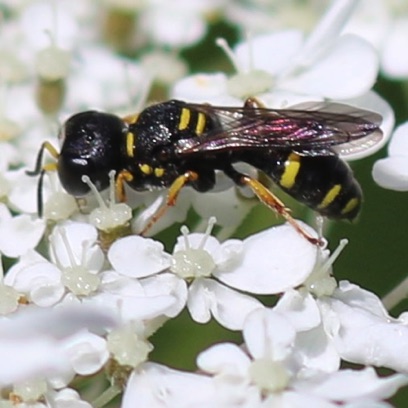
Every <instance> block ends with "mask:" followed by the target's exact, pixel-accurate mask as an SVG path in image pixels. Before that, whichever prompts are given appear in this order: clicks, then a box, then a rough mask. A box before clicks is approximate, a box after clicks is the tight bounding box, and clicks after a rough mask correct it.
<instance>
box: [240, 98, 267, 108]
mask: <svg viewBox="0 0 408 408" xmlns="http://www.w3.org/2000/svg"><path fill="white" fill-rule="evenodd" d="M244 108H250V109H255V108H266V106H265V105H264V104H263V103H262V102H261V101H260V100H259V99H257V98H255V97H254V96H251V97H249V98H247V99H246V100H245V102H244Z"/></svg>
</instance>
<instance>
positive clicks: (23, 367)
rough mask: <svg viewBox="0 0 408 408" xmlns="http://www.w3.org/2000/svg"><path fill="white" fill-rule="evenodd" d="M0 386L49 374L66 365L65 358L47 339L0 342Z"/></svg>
mask: <svg viewBox="0 0 408 408" xmlns="http://www.w3.org/2000/svg"><path fill="white" fill-rule="evenodd" d="M0 359H1V361H2V362H3V363H2V364H1V366H0V384H1V385H3V386H4V385H9V384H11V383H13V382H21V381H24V380H27V379H29V378H30V377H31V378H32V377H33V376H35V375H37V376H42V375H46V374H51V373H52V372H53V370H55V369H58V368H59V366H60V365H64V364H67V363H68V360H67V359H66V356H64V355H63V353H61V352H60V350H59V348H58V346H57V345H56V344H55V343H54V342H53V341H51V340H50V339H49V338H47V337H44V338H31V339H30V338H29V339H19V340H16V339H10V340H8V339H2V340H0Z"/></svg>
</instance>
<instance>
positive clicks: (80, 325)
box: [0, 305, 115, 386]
mask: <svg viewBox="0 0 408 408" xmlns="http://www.w3.org/2000/svg"><path fill="white" fill-rule="evenodd" d="M114 324H115V320H114V319H113V318H112V316H111V315H110V314H109V313H106V311H101V310H97V309H95V308H94V307H89V306H83V305H82V306H80V305H75V306H70V307H66V308H64V309H60V310H50V309H38V308H35V307H34V306H32V307H28V308H27V309H25V310H21V311H19V312H17V313H16V314H13V315H12V317H10V318H7V319H6V318H3V319H2V320H0V332H1V335H0V354H1V361H3V364H2V365H1V367H0V384H1V385H2V386H4V385H8V384H12V383H16V382H21V381H25V380H29V379H30V378H32V377H33V376H44V377H45V376H49V377H52V376H53V375H58V373H60V372H61V371H65V370H66V368H67V367H69V366H70V363H69V360H70V356H69V350H67V348H66V347H65V344H64V342H65V341H66V340H67V339H69V338H70V337H71V336H72V335H75V334H77V333H79V332H81V331H82V330H83V329H86V328H90V329H91V330H97V331H98V332H100V333H102V332H103V331H104V330H105V328H106V327H108V326H113V325H114Z"/></svg>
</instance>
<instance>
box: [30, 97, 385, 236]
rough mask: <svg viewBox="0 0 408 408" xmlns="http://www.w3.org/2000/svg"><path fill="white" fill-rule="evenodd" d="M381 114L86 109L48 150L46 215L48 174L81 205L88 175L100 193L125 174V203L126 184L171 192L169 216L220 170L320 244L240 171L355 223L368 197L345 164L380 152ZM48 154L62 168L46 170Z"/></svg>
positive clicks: (250, 108) (325, 107)
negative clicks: (186, 193)
mask: <svg viewBox="0 0 408 408" xmlns="http://www.w3.org/2000/svg"><path fill="white" fill-rule="evenodd" d="M381 121H382V118H381V116H380V115H379V114H377V113H374V112H370V111H366V110H363V109H359V108H355V107H351V106H348V105H344V104H339V103H328V102H316V103H304V104H301V105H297V106H295V107H292V108H290V109H268V108H265V107H264V106H262V105H261V103H260V102H258V101H257V100H256V99H254V98H249V99H247V100H246V102H245V104H244V106H243V107H226V106H213V105H209V104H194V103H187V102H183V101H179V100H170V101H167V102H162V103H158V104H155V105H152V106H149V107H147V108H146V109H144V110H143V111H142V112H141V113H139V114H135V115H130V116H126V117H124V118H120V117H118V116H115V115H112V114H110V113H103V112H97V111H86V112H81V113H78V114H75V115H73V116H71V117H70V118H69V119H68V120H67V121H66V122H65V124H64V125H63V126H62V128H61V131H60V135H59V137H60V140H61V150H60V151H59V152H58V151H57V149H55V148H54V147H53V146H52V145H51V144H50V143H49V142H44V143H43V144H42V146H41V149H40V150H39V153H38V157H37V161H36V167H35V169H34V170H33V171H30V172H28V173H29V174H30V175H40V177H39V183H38V206H39V214H40V216H41V214H42V197H41V196H42V183H43V176H44V173H45V172H46V171H49V170H56V171H57V172H58V176H59V179H60V181H61V184H62V186H63V187H64V188H65V190H66V191H67V192H68V193H69V194H72V195H73V196H75V197H82V196H84V195H86V194H87V193H88V192H89V186H88V185H87V184H85V183H84V182H83V180H82V178H83V176H84V175H87V176H88V177H89V178H90V180H91V181H92V183H93V184H94V185H95V186H96V188H97V189H98V190H104V189H106V188H107V187H108V185H109V173H110V172H111V171H112V170H114V171H115V174H116V176H115V177H116V179H115V183H116V194H117V196H118V198H119V200H121V201H124V200H125V199H126V196H125V188H124V186H125V185H128V186H129V187H131V188H132V189H134V190H137V191H146V190H152V189H156V188H167V189H168V195H167V202H166V205H165V206H163V207H162V208H161V209H159V211H158V212H157V213H156V215H155V216H154V217H153V218H152V220H151V222H150V223H149V224H148V225H147V226H146V228H145V229H144V231H143V232H146V231H147V230H148V229H149V228H150V227H151V225H152V224H153V223H154V222H155V221H157V219H159V218H160V217H161V216H162V215H163V214H164V212H165V210H166V208H168V207H169V206H172V205H174V204H175V203H176V199H177V196H178V194H179V192H180V190H181V189H182V188H183V187H184V186H187V185H188V186H191V187H192V188H194V189H195V190H197V191H199V192H206V191H209V190H211V189H212V188H213V187H214V185H215V174H216V171H222V172H224V173H225V174H226V175H227V176H228V177H229V178H231V179H232V180H233V182H234V183H236V184H237V185H238V186H246V187H249V188H250V189H251V190H252V191H253V193H254V194H255V195H256V196H257V197H258V198H259V199H260V201H261V202H262V203H264V204H266V205H267V206H268V207H270V208H272V209H273V210H274V211H276V212H277V213H278V214H279V215H281V216H283V217H284V218H285V219H286V220H287V221H288V222H289V223H290V224H292V225H293V226H294V228H295V229H296V230H297V231H298V232H299V233H300V234H302V235H303V236H304V237H305V238H307V239H308V240H309V241H310V242H312V243H314V244H318V243H319V240H318V239H317V238H314V237H312V236H310V235H309V234H308V233H307V232H306V231H305V230H304V229H303V228H302V227H301V226H300V225H299V224H298V223H297V222H296V221H295V220H294V219H293V218H292V216H291V214H290V209H289V208H287V207H286V206H285V205H284V203H283V202H282V201H281V200H280V199H279V198H278V197H276V196H275V195H274V194H273V193H272V192H271V191H270V190H269V189H268V188H267V187H266V186H265V185H264V184H263V183H262V182H260V181H259V180H258V179H257V178H253V177H250V176H249V175H247V174H243V173H242V172H240V171H238V170H237V169H236V167H234V164H236V163H238V162H245V163H248V164H249V165H251V166H253V167H255V168H256V169H258V170H260V171H262V172H263V173H265V174H266V175H267V176H268V177H269V178H270V179H271V180H272V181H273V182H274V183H275V184H276V185H278V186H279V187H280V188H281V189H282V190H284V191H285V192H286V193H288V194H289V195H291V196H292V197H294V198H295V199H296V200H298V201H299V202H301V203H303V204H305V205H306V206H308V207H310V208H311V209H313V210H315V211H317V212H318V213H320V214H321V215H324V216H327V217H329V218H334V219H349V220H352V219H354V218H355V217H356V216H357V214H358V213H359V211H360V207H361V202H362V190H361V188H360V185H359V183H358V182H357V181H356V179H355V178H354V176H353V173H352V170H351V169H350V167H349V166H348V165H347V164H346V163H345V162H344V161H343V160H342V159H341V158H340V155H342V156H347V155H350V154H355V153H357V152H361V151H364V150H366V149H368V148H371V147H372V146H373V145H375V144H377V143H379V142H380V141H381V139H382V132H381V130H380V124H381ZM44 151H47V152H48V153H49V154H51V156H53V157H54V158H55V162H54V163H48V164H45V165H43V164H42V162H43V154H44Z"/></svg>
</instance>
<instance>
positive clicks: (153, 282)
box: [141, 273, 188, 317]
mask: <svg viewBox="0 0 408 408" xmlns="http://www.w3.org/2000/svg"><path fill="white" fill-rule="evenodd" d="M141 284H142V287H143V290H144V292H145V294H146V296H149V297H154V296H163V295H170V296H171V297H172V298H173V303H172V305H171V307H167V309H166V310H165V312H164V314H165V315H166V316H168V317H175V316H177V315H178V314H179V313H180V312H181V311H182V310H183V309H184V306H185V305H186V303H187V293H188V292H187V283H186V282H185V280H184V279H180V278H179V277H178V276H176V275H173V274H172V273H161V274H160V275H156V276H152V277H149V278H145V279H143V280H142V281H141Z"/></svg>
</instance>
